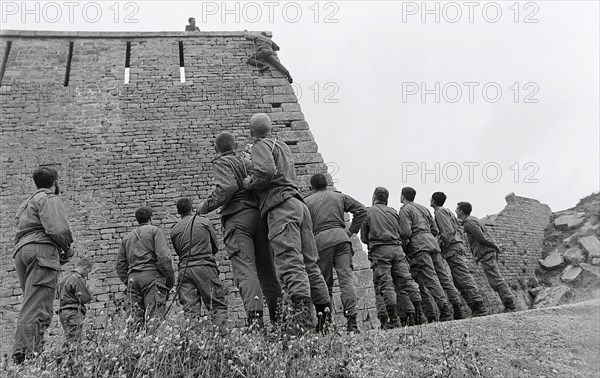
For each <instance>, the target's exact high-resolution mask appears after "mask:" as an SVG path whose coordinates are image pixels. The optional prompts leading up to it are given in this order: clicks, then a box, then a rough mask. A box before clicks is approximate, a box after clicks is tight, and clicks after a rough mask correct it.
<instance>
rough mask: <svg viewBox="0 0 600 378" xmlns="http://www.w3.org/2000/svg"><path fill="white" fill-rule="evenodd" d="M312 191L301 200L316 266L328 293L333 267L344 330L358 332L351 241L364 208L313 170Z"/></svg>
mask: <svg viewBox="0 0 600 378" xmlns="http://www.w3.org/2000/svg"><path fill="white" fill-rule="evenodd" d="M310 184H311V186H312V188H313V190H314V193H313V194H311V195H309V196H308V197H306V198H305V199H304V201H305V202H306V206H308V210H309V211H310V215H311V218H312V224H313V232H314V235H315V242H316V244H317V249H318V250H319V261H318V264H319V268H320V269H321V273H323V277H324V278H325V282H326V283H327V288H328V289H329V296H330V297H331V295H332V288H333V268H334V267H335V271H336V273H337V278H338V282H339V285H340V291H341V300H342V307H343V309H344V316H345V317H346V319H347V330H348V332H358V325H357V323H356V317H357V315H358V312H357V310H356V302H357V300H356V289H355V287H354V273H353V270H352V255H353V254H354V253H353V252H352V242H351V241H350V237H351V236H353V235H356V233H358V231H359V230H360V227H361V226H362V224H363V222H364V221H365V219H366V217H367V211H366V209H365V207H364V206H363V205H362V204H361V203H360V202H358V201H357V200H355V199H354V198H352V197H350V196H348V195H346V194H343V193H340V192H337V191H329V190H327V178H326V177H325V176H324V175H322V174H320V173H317V174H315V175H313V176H312V177H311V179H310ZM346 212H350V213H352V224H351V225H350V227H349V228H348V229H346V223H345V222H344V213H346Z"/></svg>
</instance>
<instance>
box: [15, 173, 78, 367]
mask: <svg viewBox="0 0 600 378" xmlns="http://www.w3.org/2000/svg"><path fill="white" fill-rule="evenodd" d="M33 181H34V183H35V186H36V187H37V191H36V192H35V193H34V194H33V195H31V196H30V197H29V198H28V199H27V200H26V201H25V202H23V203H22V204H21V206H19V209H18V210H17V214H16V221H17V222H16V229H17V233H16V236H15V253H14V255H13V257H14V259H15V268H16V272H17V276H18V277H19V283H20V284H21V290H22V291H23V305H22V307H21V311H20V312H19V317H18V319H17V331H16V333H15V345H14V348H13V360H14V361H15V363H17V364H22V363H23V361H24V360H25V358H31V357H33V355H34V353H40V352H41V351H42V347H43V342H44V334H45V332H46V329H48V327H49V326H50V323H51V322H52V314H53V299H54V297H55V293H56V286H57V281H58V275H59V271H60V266H61V265H63V264H65V263H66V262H67V261H69V259H70V258H71V257H72V256H73V250H72V249H71V243H72V242H73V237H72V235H71V229H70V227H69V222H68V220H67V214H66V213H65V210H64V208H63V206H62V204H61V201H60V198H59V196H58V195H59V194H60V188H59V186H58V173H57V172H56V170H54V169H52V168H48V167H40V168H38V169H36V170H35V172H33Z"/></svg>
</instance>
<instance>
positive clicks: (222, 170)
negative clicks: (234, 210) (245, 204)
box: [197, 160, 240, 214]
mask: <svg viewBox="0 0 600 378" xmlns="http://www.w3.org/2000/svg"><path fill="white" fill-rule="evenodd" d="M213 173H214V185H215V188H214V189H213V191H212V192H211V193H210V194H209V196H208V198H207V199H206V200H204V201H202V203H201V204H200V206H198V210H197V212H198V214H208V213H210V212H211V211H213V210H215V209H217V208H219V207H220V206H223V205H224V204H225V203H227V202H229V200H230V199H231V197H233V195H234V194H235V193H236V192H237V191H238V190H239V189H240V188H239V187H238V182H237V180H236V178H235V172H234V171H233V169H232V168H231V167H230V166H229V165H228V164H227V163H226V162H224V161H223V160H216V161H214V162H213Z"/></svg>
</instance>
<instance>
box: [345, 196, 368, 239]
mask: <svg viewBox="0 0 600 378" xmlns="http://www.w3.org/2000/svg"><path fill="white" fill-rule="evenodd" d="M344 211H345V212H349V213H351V214H352V223H350V227H349V228H348V232H350V234H357V233H358V231H360V229H361V226H362V225H363V223H364V222H365V220H366V219H367V209H366V208H365V206H364V205H363V204H362V203H360V202H358V201H357V200H355V199H354V198H352V197H350V196H349V195H347V194H344Z"/></svg>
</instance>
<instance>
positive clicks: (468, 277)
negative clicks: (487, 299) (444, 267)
mask: <svg viewBox="0 0 600 378" xmlns="http://www.w3.org/2000/svg"><path fill="white" fill-rule="evenodd" d="M445 202H446V195H445V194H444V193H442V192H435V193H433V195H432V196H431V207H433V209H434V216H435V224H436V225H437V227H438V229H439V234H438V241H439V244H440V248H441V250H442V257H443V258H444V259H446V262H448V266H449V267H450V272H452V278H453V279H454V284H455V286H456V287H457V288H458V289H459V290H460V292H461V294H462V296H463V298H465V301H466V302H467V304H468V305H469V307H470V308H471V313H472V314H473V316H484V315H486V314H487V312H486V310H485V306H484V304H483V298H482V297H481V294H480V292H479V288H478V287H477V284H476V283H475V279H474V278H473V275H472V274H471V272H470V271H469V267H468V266H467V260H466V259H465V257H464V254H463V251H464V246H463V240H462V237H461V232H460V229H459V228H460V225H459V224H458V219H456V217H455V216H454V214H452V212H451V211H450V210H448V209H446V208H445V207H442V206H443V205H444V203H445Z"/></svg>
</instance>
